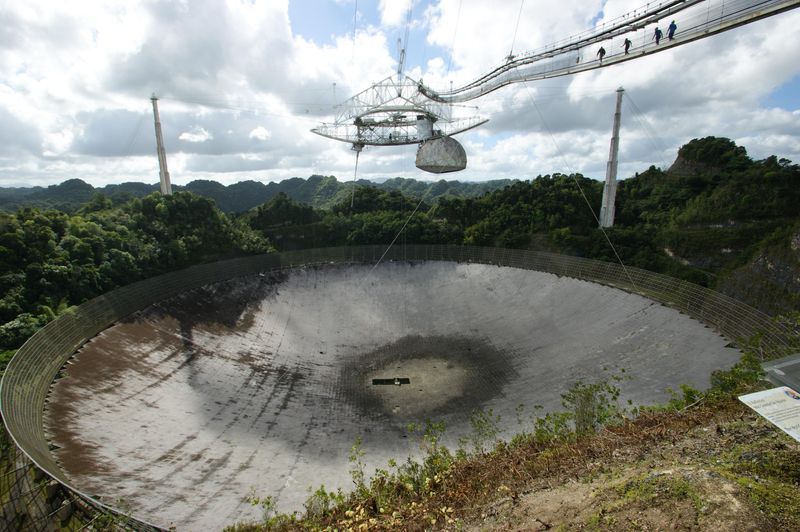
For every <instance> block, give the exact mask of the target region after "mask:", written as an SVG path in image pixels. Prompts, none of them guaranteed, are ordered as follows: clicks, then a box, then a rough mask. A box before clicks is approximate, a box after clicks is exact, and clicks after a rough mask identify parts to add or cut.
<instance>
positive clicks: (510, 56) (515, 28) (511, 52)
mask: <svg viewBox="0 0 800 532" xmlns="http://www.w3.org/2000/svg"><path fill="white" fill-rule="evenodd" d="M524 5H525V0H521V1H520V3H519V13H517V25H516V26H514V37H512V38H511V49H510V50H509V51H508V57H506V59H507V60H509V61H513V60H514V45H515V44H516V42H517V30H519V21H520V19H521V18H522V8H523V6H524ZM450 92H453V89H450Z"/></svg>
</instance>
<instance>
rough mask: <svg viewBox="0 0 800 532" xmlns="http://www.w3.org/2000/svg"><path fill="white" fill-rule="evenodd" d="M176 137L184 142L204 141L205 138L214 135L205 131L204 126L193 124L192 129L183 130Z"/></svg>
mask: <svg viewBox="0 0 800 532" xmlns="http://www.w3.org/2000/svg"><path fill="white" fill-rule="evenodd" d="M178 138H179V139H180V140H185V141H186V142H206V141H207V140H211V139H213V138H214V136H213V135H212V134H211V133H209V132H208V131H206V129H205V128H202V127H200V126H195V127H194V128H193V129H192V131H184V132H183V133H181V134H180V135H178Z"/></svg>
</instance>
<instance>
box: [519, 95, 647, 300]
mask: <svg viewBox="0 0 800 532" xmlns="http://www.w3.org/2000/svg"><path fill="white" fill-rule="evenodd" d="M522 84H523V86H524V87H525V90H526V91H527V94H528V97H529V98H530V100H531V103H532V104H533V107H534V109H536V114H538V115H539V120H541V121H542V125H543V126H544V129H545V131H547V134H548V135H549V136H550V140H551V141H552V143H553V146H554V147H555V149H556V153H558V157H559V158H560V159H561V164H562V165H563V166H564V167H565V168H567V169H568V170H569V173H570V177H571V178H572V181H573V183H575V186H576V187H578V191H579V192H580V194H581V197H582V198H583V201H584V202H586V206H587V207H589V212H591V213H592V217H593V218H594V219H595V222H597V226H598V227H599V228H600V231H601V232H602V233H603V236H604V237H605V239H606V242H608V245H609V246H610V247H611V251H613V252H614V256H615V257H616V258H617V262H619V265H620V266H622V271H624V272H625V276H626V277H627V278H628V281H630V283H631V286H633V289H634V290H635V291H637V292H638V291H639V288H638V287H637V286H636V282H635V281H634V280H633V277H632V276H631V274H630V273H629V272H628V268H627V267H625V263H624V262H623V261H622V257H620V255H619V253H618V252H617V248H616V247H614V243H613V242H612V241H611V238H609V236H608V233H607V232H606V230H605V228H604V227H603V226H602V225H601V224H600V218H598V216H597V213H596V212H595V210H594V208H593V207H592V204H591V203H590V202H589V198H587V197H586V194H585V193H584V191H583V187H581V184H580V183H579V182H578V179H577V178H576V177H575V171H574V169H573V168H572V166H571V165H570V164H569V163H568V162H567V158H566V157H565V156H564V153H563V152H562V151H561V147H560V146H559V145H558V142H557V141H556V138H555V135H553V132H552V130H551V129H550V126H548V125H547V122H546V121H545V119H544V115H542V112H541V110H540V109H539V106H538V105H537V104H536V100H535V99H534V97H533V94H531V90H530V87H529V86H528V83H527V82H525V81H523V82H522Z"/></svg>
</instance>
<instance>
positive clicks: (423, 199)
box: [370, 189, 430, 273]
mask: <svg viewBox="0 0 800 532" xmlns="http://www.w3.org/2000/svg"><path fill="white" fill-rule="evenodd" d="M429 192H430V189H428V190H427V191H426V192H425V194H423V195H422V197H421V198H420V199H419V203H417V206H416V207H414V210H413V211H411V214H410V215H409V216H408V218H406V221H405V223H404V224H403V227H401V228H400V230H399V231H398V232H397V234H396V235H394V238H393V239H392V241H391V242H390V243H389V245H388V246H387V247H386V249H385V250H384V252H383V254H382V255H381V256H380V258H379V259H378V262H376V263H375V265H374V266H372V269H371V270H370V273H372V272H373V271H374V270H375V268H377V267H378V265H379V264H380V263H381V261H382V260H383V258H384V257H385V256H386V254H387V253H389V250H390V249H392V246H393V245H394V243H395V242H396V241H397V239H398V238H400V235H401V234H402V233H403V231H404V230H405V228H406V226H407V225H408V222H410V221H411V218H413V217H414V215H415V214H416V213H417V211H418V210H419V207H420V205H422V202H423V201H425V197H426V196H427V195H428V193H429Z"/></svg>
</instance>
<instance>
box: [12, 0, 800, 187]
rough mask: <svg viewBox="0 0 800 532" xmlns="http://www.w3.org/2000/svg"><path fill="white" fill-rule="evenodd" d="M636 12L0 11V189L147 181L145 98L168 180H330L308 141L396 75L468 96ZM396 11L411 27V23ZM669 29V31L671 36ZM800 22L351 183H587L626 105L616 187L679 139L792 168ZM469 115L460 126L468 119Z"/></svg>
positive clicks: (551, 1)
mask: <svg viewBox="0 0 800 532" xmlns="http://www.w3.org/2000/svg"><path fill="white" fill-rule="evenodd" d="M641 6H642V2H641V0H639V1H631V0H608V1H601V0H527V1H525V0H522V1H520V0H495V1H493V2H486V1H485V0H288V1H287V0H267V1H264V0H228V1H227V2H226V1H222V0H183V1H135V0H103V1H99V0H98V1H86V2H52V1H50V0H26V1H24V2H22V1H10V0H6V1H4V2H0V124H1V126H0V186H34V185H38V186H47V185H52V184H56V183H60V182H62V181H64V180H67V179H72V178H79V179H83V180H84V181H86V182H88V183H91V184H92V185H95V186H102V185H105V184H110V183H121V182H126V181H142V182H146V183H155V182H157V181H158V160H157V157H156V149H155V135H154V127H153V115H152V105H151V102H150V97H151V95H152V94H156V95H157V96H158V98H159V102H158V104H159V112H160V116H161V122H162V128H163V131H164V144H165V147H166V152H167V161H168V164H169V171H170V175H171V179H172V182H173V183H175V184H186V183H188V182H189V181H192V180H195V179H213V180H216V181H219V182H221V183H224V184H230V183H234V182H237V181H243V180H256V181H261V182H265V183H266V182H272V181H280V180H283V179H287V178H290V177H303V178H305V177H308V176H310V175H313V174H321V175H334V176H336V177H337V178H338V179H339V180H342V181H347V180H350V179H352V178H353V177H354V174H355V154H354V153H353V152H352V151H351V150H350V146H349V145H347V144H345V143H341V142H336V141H334V140H330V139H325V138H323V137H319V136H317V135H314V134H312V133H311V132H310V129H311V128H313V127H315V126H316V125H318V124H319V123H320V122H323V121H331V120H332V119H333V116H334V112H335V111H334V106H335V105H336V104H339V103H341V102H343V101H344V100H346V99H347V98H349V97H350V96H352V95H353V94H356V93H358V92H360V91H362V90H364V89H366V88H368V87H369V86H370V85H371V84H372V83H374V82H377V81H380V80H382V79H384V78H386V77H387V76H389V75H391V74H393V73H394V71H395V70H396V67H397V57H398V40H400V41H404V39H405V35H406V31H407V32H408V40H407V41H405V48H406V50H407V56H406V68H405V71H406V73H407V75H408V76H410V77H412V78H413V79H423V80H424V82H425V83H426V85H428V86H431V87H433V88H434V89H439V90H446V89H447V88H448V87H449V86H450V83H451V82H452V83H453V84H454V85H455V86H459V85H462V84H465V83H467V82H469V81H471V80H472V79H475V78H477V77H478V76H480V75H482V74H483V73H485V72H488V71H489V70H491V69H493V68H494V67H496V66H499V65H500V64H501V63H502V62H503V61H504V58H505V57H506V56H507V55H508V54H509V52H511V51H513V52H514V53H519V52H522V51H525V50H532V49H536V48H539V47H542V46H544V45H546V44H548V43H552V42H555V41H557V40H559V39H562V38H565V37H567V36H570V35H573V34H576V33H579V32H581V31H584V30H587V29H589V28H591V27H593V26H594V25H595V24H602V23H603V22H604V21H607V20H611V19H613V18H615V17H617V16H619V15H622V14H623V13H626V12H629V11H631V10H633V9H635V8H639V7H641ZM409 13H410V16H409ZM680 22H681V21H680V18H679V17H678V25H679V30H678V32H680ZM798 27H800V10H795V11H789V12H787V13H784V14H781V15H778V16H775V17H771V18H768V19H765V20H763V21H760V22H757V23H753V24H749V25H746V26H743V27H741V28H738V29H735V30H732V31H729V32H726V33H723V34H721V35H717V36H714V37H711V38H708V39H703V40H700V41H696V42H693V43H690V44H687V45H684V46H680V47H677V48H673V49H670V50H668V51H665V52H661V53H658V54H653V55H650V56H647V57H644V58H642V59H637V60H634V61H629V62H627V63H624V64H620V65H615V66H612V67H607V68H603V69H599V70H594V71H590V72H585V73H582V74H577V75H574V76H566V77H560V78H554V79H551V80H545V81H535V82H526V83H519V84H515V85H511V86H509V87H506V88H504V89H500V90H498V91H496V92H494V93H492V94H490V95H488V96H485V97H482V98H480V99H478V100H474V101H472V102H470V104H469V105H470V106H474V107H476V109H470V112H471V113H472V114H479V115H483V116H486V117H488V118H489V119H490V121H489V122H488V123H487V124H485V125H483V126H481V127H479V128H476V129H474V130H471V131H469V132H466V133H464V134H461V135H459V136H458V137H457V138H458V140H459V141H460V142H461V143H462V144H463V145H464V147H465V149H466V152H467V157H468V166H467V169H466V170H463V171H461V172H455V173H450V174H441V175H435V174H428V173H425V172H422V171H420V170H418V169H417V168H416V167H415V166H414V157H415V150H416V148H415V146H408V147H367V148H365V149H364V151H363V152H362V154H361V156H360V160H359V165H358V174H357V175H358V177H359V178H364V179H385V178H392V177H398V176H399V177H410V178H415V179H425V180H438V179H440V178H444V179H458V180H461V181H483V180H487V179H500V178H514V179H532V178H535V177H536V176H538V175H545V174H552V173H555V172H561V173H571V172H580V173H582V174H584V175H586V176H588V177H592V178H595V179H603V178H604V175H605V168H606V163H607V160H608V152H609V142H610V136H611V125H612V120H613V113H614V101H615V91H616V89H617V87H619V86H622V87H624V88H625V91H626V92H625V95H626V96H625V99H624V105H623V110H622V130H621V134H620V154H619V160H620V163H619V177H620V178H622V179H624V178H627V177H630V176H632V175H634V174H635V172H639V171H643V170H646V169H647V168H648V167H650V166H651V165H655V166H658V167H662V168H666V167H668V166H669V165H670V164H671V163H672V162H673V160H674V159H675V155H676V153H677V150H678V148H679V147H680V146H682V145H683V144H685V143H687V142H688V141H690V140H691V139H692V138H698V137H705V136H709V135H714V136H724V137H729V138H731V139H733V140H734V141H735V142H737V144H739V145H743V146H745V147H746V148H747V151H748V153H749V154H750V156H751V157H753V158H755V159H762V158H765V157H767V156H769V155H773V154H774V155H777V156H779V157H784V158H787V159H790V160H792V161H795V162H800V61H797V57H798V56H800V40H798V39H797V38H796V29H797V28H798ZM473 111H474V112H473Z"/></svg>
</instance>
